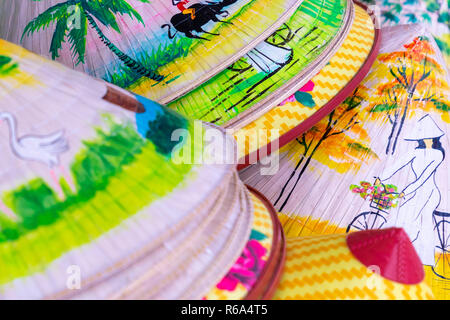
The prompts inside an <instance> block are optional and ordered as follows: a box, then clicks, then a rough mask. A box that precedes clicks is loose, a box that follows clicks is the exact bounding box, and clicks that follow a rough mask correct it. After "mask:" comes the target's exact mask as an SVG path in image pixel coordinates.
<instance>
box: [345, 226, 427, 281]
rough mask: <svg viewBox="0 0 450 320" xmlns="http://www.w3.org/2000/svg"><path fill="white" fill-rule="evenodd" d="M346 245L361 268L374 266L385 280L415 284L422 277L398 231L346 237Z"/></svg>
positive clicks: (409, 246) (419, 265)
mask: <svg viewBox="0 0 450 320" xmlns="http://www.w3.org/2000/svg"><path fill="white" fill-rule="evenodd" d="M347 245H348V247H349V249H350V251H351V252H352V253H353V255H354V256H355V257H356V258H357V259H358V260H359V261H360V262H361V263H362V264H364V265H365V266H367V267H369V266H377V267H378V268H379V270H380V273H381V275H382V276H383V277H384V278H386V279H389V280H392V281H395V282H399V283H403V284H417V283H419V282H421V281H422V280H423V278H424V277H425V273H424V270H423V266H422V262H421V261H420V258H419V256H418V255H417V253H416V251H415V249H414V247H413V245H412V243H411V241H410V240H409V237H408V235H407V234H406V232H405V231H404V230H403V229H401V228H389V229H382V230H367V231H359V232H354V233H350V234H349V235H348V236H347Z"/></svg>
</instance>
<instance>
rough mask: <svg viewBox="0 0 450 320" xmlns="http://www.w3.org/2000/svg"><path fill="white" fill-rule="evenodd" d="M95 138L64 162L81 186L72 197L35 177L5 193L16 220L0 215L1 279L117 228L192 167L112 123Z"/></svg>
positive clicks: (28, 271)
mask: <svg viewBox="0 0 450 320" xmlns="http://www.w3.org/2000/svg"><path fill="white" fill-rule="evenodd" d="M189 130H192V129H191V128H190V127H189ZM97 135H98V138H97V139H95V140H94V141H91V142H86V143H85V146H86V148H85V149H84V150H83V151H82V152H80V153H79V154H78V156H77V157H76V159H75V161H74V164H73V165H72V167H71V170H72V172H73V175H74V177H75V180H76V184H77V189H78V190H80V191H79V192H77V193H76V194H68V195H67V198H66V200H64V201H60V200H58V199H57V198H56V196H55V193H54V191H53V190H51V189H50V188H49V187H48V186H47V185H46V184H45V183H44V181H42V180H41V179H35V180H33V181H30V182H29V183H27V184H26V185H23V186H22V187H20V188H17V189H16V190H13V191H11V192H9V193H8V194H7V195H6V196H5V202H6V203H8V204H9V205H11V207H12V208H14V209H15V210H16V212H17V213H18V214H19V215H20V216H21V218H22V221H21V222H19V223H15V222H12V221H11V220H8V219H7V218H5V217H4V216H2V215H1V214H0V225H1V227H2V230H1V238H0V270H2V272H1V273H0V284H4V283H7V282H9V281H11V280H13V279H15V278H17V277H23V276H26V275H29V274H31V273H33V272H37V271H40V270H43V269H44V267H45V266H46V265H47V264H48V263H49V262H51V261H53V260H55V259H57V258H58V257H60V256H61V255H62V254H64V253H65V252H67V251H68V250H70V249H73V248H76V247H78V246H80V245H82V244H86V243H89V242H90V241H92V240H93V239H95V238H97V237H98V236H100V235H102V234H103V233H105V232H107V231H108V230H110V229H112V228H114V227H116V226H118V225H119V224H120V223H121V222H122V221H123V220H125V219H126V218H128V217H130V216H132V215H134V214H136V213H137V212H139V211H140V210H142V209H143V208H144V207H145V206H148V205H149V204H150V203H152V202H153V201H154V200H156V199H158V198H161V197H163V196H165V195H167V194H168V193H170V192H171V191H172V190H173V189H174V188H175V187H177V186H179V185H180V184H183V181H184V179H185V177H186V175H187V173H188V172H189V171H190V169H191V167H192V165H189V164H174V163H173V162H172V161H170V157H169V158H168V157H167V156H166V155H164V154H162V153H160V152H158V151H156V150H155V145H154V144H153V143H152V142H150V141H149V140H144V139H142V138H141V137H140V136H139V135H138V134H137V133H136V131H135V129H134V128H133V127H132V126H131V125H130V126H127V127H124V126H122V125H118V124H113V123H111V127H110V130H109V131H108V132H106V131H103V130H100V129H98V131H97ZM194 145H195V143H194Z"/></svg>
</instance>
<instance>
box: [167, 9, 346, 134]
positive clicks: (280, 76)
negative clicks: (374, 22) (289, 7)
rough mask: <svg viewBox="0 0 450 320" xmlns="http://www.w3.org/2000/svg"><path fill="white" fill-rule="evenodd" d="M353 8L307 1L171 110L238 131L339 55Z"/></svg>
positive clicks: (299, 86) (174, 103)
mask: <svg viewBox="0 0 450 320" xmlns="http://www.w3.org/2000/svg"><path fill="white" fill-rule="evenodd" d="M353 18H354V9H353V2H352V1H347V0H340V1H331V0H330V1H320V0H305V1H304V2H303V3H302V5H301V6H300V7H299V8H298V9H297V11H296V12H295V13H294V14H293V15H292V17H291V18H290V19H289V20H288V21H287V22H286V23H285V24H284V25H283V26H282V27H281V28H279V29H278V30H277V31H276V32H275V33H273V34H272V35H271V36H270V37H268V38H267V39H266V40H265V41H264V42H262V43H260V44H259V45H258V46H256V47H255V48H254V49H253V50H252V51H250V53H248V54H247V55H246V56H244V57H242V58H241V59H240V60H239V61H238V62H236V63H234V64H233V65H230V66H229V68H227V69H226V70H224V71H222V72H221V73H219V74H218V75H216V76H215V77H213V78H211V79H210V80H209V81H207V82H205V83H204V84H202V85H200V86H199V87H197V88H196V89H195V90H193V91H191V92H189V93H188V94H186V95H184V96H183V97H180V98H179V99H177V100H175V101H173V102H172V103H170V104H169V105H168V106H169V107H170V108H173V109H175V110H178V111H180V112H182V113H183V114H186V115H188V116H190V117H193V118H195V119H200V120H204V121H208V122H213V123H215V124H218V125H222V126H224V127H226V128H229V129H233V130H237V129H239V128H241V127H243V126H244V125H246V124H248V123H250V122H252V121H254V120H256V119H257V118H258V117H259V116H261V115H262V114H264V113H265V112H267V111H269V110H270V109H271V108H273V107H275V106H276V105H277V104H278V103H280V102H282V101H283V100H284V99H286V98H287V97H289V96H290V95H291V94H293V93H294V92H295V91H296V90H297V89H299V88H301V87H302V86H303V85H304V84H305V83H306V82H307V81H308V80H310V79H311V78H312V77H313V76H314V75H315V74H316V73H317V72H318V71H319V70H320V69H321V68H322V67H324V66H325V65H326V64H327V62H328V61H329V60H330V58H331V56H332V55H333V54H334V53H335V52H336V50H338V49H339V47H340V46H341V44H342V41H344V39H345V37H346V35H347V33H348V32H349V30H350V27H351V26H352V23H353Z"/></svg>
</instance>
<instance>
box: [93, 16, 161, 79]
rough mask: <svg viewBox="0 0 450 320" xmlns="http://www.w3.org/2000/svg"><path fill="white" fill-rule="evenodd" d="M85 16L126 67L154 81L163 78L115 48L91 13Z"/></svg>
mask: <svg viewBox="0 0 450 320" xmlns="http://www.w3.org/2000/svg"><path fill="white" fill-rule="evenodd" d="M85 14H86V17H87V19H88V21H89V24H90V26H91V27H92V28H94V30H95V31H96V32H97V34H98V36H99V38H100V40H101V41H102V42H103V43H104V44H105V45H106V46H107V47H108V48H109V49H110V50H111V51H112V52H113V53H114V54H115V55H116V56H117V57H118V58H119V59H120V61H122V62H123V63H124V64H125V65H126V66H127V67H128V68H130V69H131V70H133V71H134V72H136V73H137V74H139V75H141V76H143V77H147V78H150V79H153V80H155V81H161V80H162V79H164V77H163V76H162V75H159V74H157V73H155V72H153V71H152V70H149V69H148V68H146V67H144V66H143V65H142V64H140V63H139V62H137V61H136V60H134V59H132V58H131V57H130V56H128V55H127V54H125V53H123V52H122V51H121V50H120V49H119V48H117V47H116V46H115V45H114V44H113V43H112V42H111V41H110V40H109V39H108V38H107V37H106V36H105V35H104V34H103V32H102V30H100V28H99V27H98V25H97V23H96V22H95V20H94V18H92V16H91V15H89V14H88V13H85Z"/></svg>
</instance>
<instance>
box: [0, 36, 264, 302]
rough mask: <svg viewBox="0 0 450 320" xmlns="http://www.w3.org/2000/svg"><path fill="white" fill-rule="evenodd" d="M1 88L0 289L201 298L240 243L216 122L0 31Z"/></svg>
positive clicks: (243, 202) (246, 224)
mask: <svg viewBox="0 0 450 320" xmlns="http://www.w3.org/2000/svg"><path fill="white" fill-rule="evenodd" d="M0 97H1V99H0V118H1V120H2V121H1V122H0V136H1V137H2V139H1V140H0V148H1V150H2V157H1V160H0V161H1V165H2V166H1V168H2V170H1V172H0V174H1V179H0V181H1V182H0V226H1V230H0V264H1V267H0V269H1V270H2V272H1V274H0V287H1V293H0V297H2V298H6V299H9V298H95V299H104V298H121V299H128V298H139V299H141V298H152V299H161V298H166V299H176V298H185V299H200V298H202V297H203V296H204V295H205V294H207V292H208V291H210V290H211V288H212V287H213V286H214V285H215V284H216V283H218V282H219V281H220V279H222V278H223V277H224V276H225V275H226V273H227V272H228V270H229V269H230V268H231V267H232V265H233V263H234V262H235V261H236V260H237V259H238V258H239V256H240V255H241V253H242V252H243V250H244V248H245V245H246V242H248V241H249V239H250V231H251V228H252V221H253V212H254V206H255V202H254V201H253V200H252V197H253V198H254V196H250V193H249V191H248V190H247V189H246V188H245V186H244V185H243V184H242V182H241V181H240V180H239V178H238V177H237V173H236V170H235V166H234V165H233V164H231V163H233V162H232V161H230V159H228V160H227V159H222V160H223V161H224V160H227V161H228V162H226V163H230V164H220V163H219V162H218V161H215V160H216V159H217V157H218V156H223V153H224V152H223V150H228V153H226V155H227V156H229V157H234V156H235V144H234V141H233V139H232V138H227V137H226V136H225V135H224V133H223V132H222V131H221V130H218V129H217V128H215V131H214V132H213V133H214V136H215V139H213V141H209V140H207V139H206V138H205V139H203V137H204V136H205V137H206V136H207V135H208V134H209V135H210V134H211V131H208V130H207V129H212V127H211V126H210V125H202V124H201V123H200V122H195V123H194V122H192V121H188V120H186V119H185V118H183V117H181V116H179V115H178V114H176V113H174V112H173V111H170V110H168V109H165V108H163V107H161V106H160V105H158V104H156V103H154V102H152V101H150V100H147V99H145V98H142V97H140V96H135V95H133V94H130V93H128V92H125V91H123V90H122V89H119V88H116V87H113V86H111V85H109V84H106V83H105V82H102V81H98V80H94V79H92V78H90V77H88V76H86V75H84V74H82V73H79V72H76V71H73V70H70V69H68V68H66V67H64V66H62V65H60V64H58V63H55V62H51V61H48V60H45V59H44V58H41V57H39V56H37V55H34V54H32V53H30V52H28V51H26V50H24V49H22V48H20V47H18V46H16V45H13V44H10V43H8V42H6V41H3V40H0ZM175 129H179V130H181V132H180V134H181V135H182V136H184V137H185V138H184V139H183V140H182V141H181V142H180V143H179V142H178V141H171V139H170V138H171V135H172V132H173V131H174V130H175ZM189 137H192V138H189ZM208 141H209V142H208ZM202 143H203V146H202V145H201V144H202ZM174 148H175V149H174ZM230 150H231V151H230ZM192 154H193V156H192ZM177 156H179V157H180V159H181V158H182V157H185V158H184V159H187V158H186V157H187V156H189V157H192V158H191V160H192V162H189V161H187V162H186V161H184V162H183V161H178V160H180V159H178V160H177ZM200 157H203V159H201V158H200ZM201 160H203V161H202V162H201ZM219 160H220V159H219ZM205 162H206V163H209V164H205ZM260 206H261V205H260ZM264 208H265V209H264ZM264 208H263V209H261V208H260V209H258V210H259V211H261V210H263V211H264V210H269V209H267V208H268V205H266V206H264ZM68 274H69V275H74V277H69V278H68ZM77 275H81V277H78V278H77ZM75 289H77V290H75ZM78 289H79V290H78Z"/></svg>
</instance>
